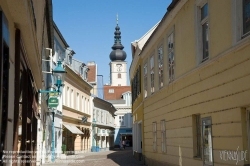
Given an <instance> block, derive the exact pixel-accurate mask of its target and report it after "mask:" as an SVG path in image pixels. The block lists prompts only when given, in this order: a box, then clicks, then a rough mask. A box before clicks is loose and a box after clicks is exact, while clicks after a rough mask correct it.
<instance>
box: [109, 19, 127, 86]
mask: <svg viewBox="0 0 250 166" xmlns="http://www.w3.org/2000/svg"><path fill="white" fill-rule="evenodd" d="M114 34H115V36H114V39H115V41H114V45H113V46H112V49H113V51H112V52H111V53H110V55H109V58H110V60H111V62H110V63H109V65H110V83H111V86H127V62H126V61H125V59H126V57H127V54H126V52H125V51H123V48H124V47H123V45H122V44H121V32H120V27H119V26H118V16H117V19H116V27H115V33H114Z"/></svg>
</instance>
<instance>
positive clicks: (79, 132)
mask: <svg viewBox="0 0 250 166" xmlns="http://www.w3.org/2000/svg"><path fill="white" fill-rule="evenodd" d="M63 125H64V126H65V127H66V128H67V129H68V130H69V131H71V133H73V134H84V133H83V132H82V131H81V130H79V129H78V128H77V127H76V126H74V125H69V124H63Z"/></svg>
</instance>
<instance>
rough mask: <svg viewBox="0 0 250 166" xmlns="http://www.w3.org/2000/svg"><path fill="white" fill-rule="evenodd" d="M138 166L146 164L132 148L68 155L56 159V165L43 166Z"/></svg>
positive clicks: (45, 165)
mask: <svg viewBox="0 0 250 166" xmlns="http://www.w3.org/2000/svg"><path fill="white" fill-rule="evenodd" d="M47 165H48V166H49V165H55V166H56V165H60V166H66V165H68V166H80V165H84V166H118V165H120V166H137V165H141V166H143V165H144V164H143V163H142V162H141V161H137V160H136V159H135V158H134V157H133V154H132V148H131V147H129V148H126V149H125V150H119V149H117V150H112V151H104V152H88V153H82V154H78V155H68V156H66V158H62V159H56V161H55V163H46V164H43V166H47Z"/></svg>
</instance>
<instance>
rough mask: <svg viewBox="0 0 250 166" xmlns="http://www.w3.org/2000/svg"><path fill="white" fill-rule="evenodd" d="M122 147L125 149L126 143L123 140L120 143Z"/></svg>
mask: <svg viewBox="0 0 250 166" xmlns="http://www.w3.org/2000/svg"><path fill="white" fill-rule="evenodd" d="M122 145H123V149H125V146H126V142H125V141H124V140H123V141H122Z"/></svg>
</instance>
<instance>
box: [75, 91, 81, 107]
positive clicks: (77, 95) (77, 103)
mask: <svg viewBox="0 0 250 166" xmlns="http://www.w3.org/2000/svg"><path fill="white" fill-rule="evenodd" d="M76 109H77V110H78V111H80V99H79V92H77V93H76Z"/></svg>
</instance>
